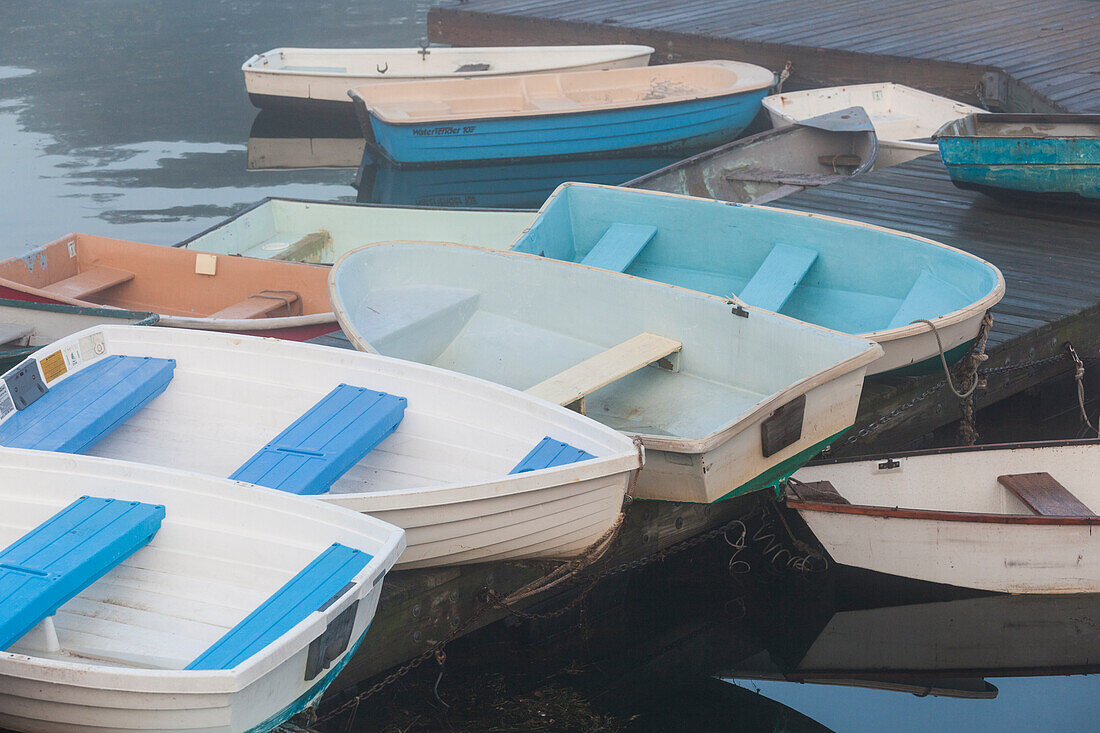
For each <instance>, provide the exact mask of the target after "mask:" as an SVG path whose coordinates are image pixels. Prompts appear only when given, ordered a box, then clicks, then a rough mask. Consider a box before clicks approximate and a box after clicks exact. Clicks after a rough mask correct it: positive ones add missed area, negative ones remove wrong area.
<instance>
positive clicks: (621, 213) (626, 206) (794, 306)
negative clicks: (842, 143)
mask: <svg viewBox="0 0 1100 733" xmlns="http://www.w3.org/2000/svg"><path fill="white" fill-rule="evenodd" d="M627 223H629V224H631V225H633V226H635V227H638V226H647V225H648V226H650V227H655V228H656V233H655V234H653V235H652V236H651V237H649V238H648V239H647V241H646V242H645V243H644V244H641V246H640V247H639V248H638V251H637V252H636V253H635V254H634V256H633V258H632V259H630V260H629V261H627V262H626V264H625V266H624V268H623V269H622V271H623V272H625V273H627V274H629V275H636V276H638V277H643V278H647V279H650V280H656V281H659V282H664V283H669V284H671V285H679V286H681V287H684V288H690V289H692V290H699V291H702V292H705V293H711V294H713V295H719V296H724V297H731V296H733V297H737V298H739V299H740V300H742V301H743V302H745V303H747V304H748V305H755V306H757V307H760V308H765V309H768V310H773V311H775V312H778V313H782V314H784V315H787V316H791V317H792V318H797V319H799V320H802V321H806V322H808V323H815V324H817V325H820V326H824V327H826V328H831V329H834V330H837V331H843V332H845V333H851V334H868V333H872V332H876V331H883V330H888V329H895V328H900V327H904V326H907V325H908V324H909V323H911V322H912V321H913V320H915V319H918V318H926V319H930V320H931V319H935V318H939V317H942V316H946V315H948V314H950V313H952V312H955V311H958V310H960V309H962V308H966V307H967V306H970V305H973V304H974V303H976V302H978V301H980V300H982V299H983V298H985V297H986V296H989V295H990V294H991V293H993V292H994V290H996V288H997V286H998V282H999V274H998V272H997V270H996V268H994V267H993V266H992V265H990V264H989V263H987V262H985V261H983V260H981V259H979V258H977V257H973V256H970V255H968V254H966V253H964V252H960V251H958V250H954V249H950V248H948V247H945V246H942V245H938V244H935V243H932V242H928V241H926V240H923V239H920V238H916V237H911V236H909V235H906V234H902V233H900V232H890V231H883V230H881V229H875V228H873V227H870V226H863V225H860V224H858V223H855V222H840V221H830V220H827V219H822V218H820V217H816V216H807V215H802V214H799V213H796V212H789V211H782V210H778V209H768V208H761V207H755V206H742V205H738V204H730V203H726V202H721V201H712V200H709V199H699V198H690V197H684V196H670V195H665V194H660V193H653V192H645V191H634V190H630V189H625V188H614V187H606V186H594V185H587V184H568V183H567V184H564V185H562V186H561V187H559V188H558V190H557V191H556V192H555V193H554V194H553V195H552V196H551V197H550V198H549V199H547V201H546V204H545V205H544V206H543V207H542V209H541V210H540V212H539V214H538V216H537V217H536V218H535V220H534V222H533V223H532V224H531V226H530V227H529V228H528V230H527V231H526V232H525V233H524V234H523V235H522V236H521V237H520V238H519V239H518V240H517V241H516V243H515V244H514V245H513V247H512V249H513V250H515V251H517V252H526V253H529V254H536V255H541V256H544V257H551V258H554V259H558V260H564V261H567V262H582V263H586V264H587V263H588V261H589V257H590V253H591V252H592V251H593V250H594V249H597V248H599V247H600V244H601V241H602V239H603V238H604V237H605V235H607V234H608V233H609V232H619V233H621V232H622V227H621V225H622V224H627ZM597 251H598V250H597ZM620 261H623V260H620Z"/></svg>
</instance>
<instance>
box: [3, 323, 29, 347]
mask: <svg viewBox="0 0 1100 733" xmlns="http://www.w3.org/2000/svg"><path fill="white" fill-rule="evenodd" d="M32 333H34V326H27V325H24V324H22V323H0V346H4V345H7V344H12V343H15V342H16V341H23V340H24V339H26V338H28V337H30V335H31V334H32Z"/></svg>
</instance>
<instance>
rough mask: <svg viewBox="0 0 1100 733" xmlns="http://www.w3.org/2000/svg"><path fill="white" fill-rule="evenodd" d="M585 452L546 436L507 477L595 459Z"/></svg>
mask: <svg viewBox="0 0 1100 733" xmlns="http://www.w3.org/2000/svg"><path fill="white" fill-rule="evenodd" d="M595 457H596V456H594V455H592V454H591V453H589V452H587V451H583V450H581V449H580V448H574V447H573V446H571V445H569V444H568V443H562V442H561V441H558V440H554V439H553V438H551V437H550V436H546V437H545V438H543V439H542V440H540V441H539V442H538V445H536V446H535V447H534V448H532V449H531V452H530V453H528V454H527V455H526V456H524V457H523V460H521V461H520V462H519V463H517V464H516V467H515V468H513V469H512V470H511V471H509V472H508V475H512V474H514V473H527V472H528V471H540V470H542V469H544V468H553V467H554V466H565V465H568V464H570V463H576V462H578V461H587V460H588V459H589V458H595Z"/></svg>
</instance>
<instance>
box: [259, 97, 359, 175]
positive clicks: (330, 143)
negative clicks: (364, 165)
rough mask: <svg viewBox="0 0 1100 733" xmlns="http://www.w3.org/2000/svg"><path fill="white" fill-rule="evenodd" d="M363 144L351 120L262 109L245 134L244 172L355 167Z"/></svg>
mask: <svg viewBox="0 0 1100 733" xmlns="http://www.w3.org/2000/svg"><path fill="white" fill-rule="evenodd" d="M366 145H367V141H366V140H364V139H363V131H362V130H361V129H360V127H359V123H358V122H357V121H356V120H355V118H354V117H348V116H337V115H331V116H329V115H313V116H310V115H301V114H286V113H279V112H272V111H270V110H264V111H263V112H260V113H259V114H258V115H256V119H255V120H253V122H252V130H251V132H249V134H248V170H250V171H258V170H296V169H297V170H300V169H307V168H357V167H358V166H359V164H360V162H361V161H362V160H363V151H364V150H365V149H366Z"/></svg>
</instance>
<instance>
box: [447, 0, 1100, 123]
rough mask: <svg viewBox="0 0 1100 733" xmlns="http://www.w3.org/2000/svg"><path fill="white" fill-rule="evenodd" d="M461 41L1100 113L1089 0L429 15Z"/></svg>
mask: <svg viewBox="0 0 1100 733" xmlns="http://www.w3.org/2000/svg"><path fill="white" fill-rule="evenodd" d="M428 32H429V38H431V39H432V40H434V41H441V42H446V43H451V44H454V45H460V46H472V45H491V44H532V43H536V44H537V43H545V42H546V39H547V38H557V39H569V41H571V42H573V43H609V42H625V43H646V44H649V45H651V46H653V47H654V48H655V49H657V54H656V57H657V59H658V60H659V61H683V60H692V59H702V58H735V59H739V60H742V61H749V62H752V63H756V64H760V65H762V66H767V67H769V68H772V69H779V68H782V66H783V64H784V63H785V62H786V61H787V60H790V61H792V63H793V69H792V76H791V79H790V81H789V82H788V85H789V88H801V87H813V86H825V85H831V84H843V83H857V82H874V81H884V80H892V81H898V82H902V83H905V84H910V85H912V86H916V87H919V88H922V89H926V90H928V91H932V92H936V93H940V94H946V95H948V96H951V97H954V98H957V99H962V100H964V101H969V102H976V101H979V99H978V94H977V93H976V89H977V86H978V84H979V83H982V84H984V87H983V89H984V91H985V96H986V97H988V98H990V99H993V98H992V97H991V95H994V94H996V93H997V90H996V87H997V86H998V84H997V83H996V82H998V81H1003V82H1004V93H1003V99H1000V100H995V99H994V100H993V101H999V102H1000V103H1001V104H1002V105H1003V106H1005V108H1006V109H1010V110H1013V111H1028V110H1034V111H1067V112H1100V66H1098V59H1100V3H1097V2H1090V1H1089V0H1051V2H1044V3H1035V2H1026V1H1024V0H1015V1H1008V2H1006V1H1005V0H942V1H941V2H925V3H914V4H897V3H895V4H887V5H883V4H882V3H880V2H872V0H784V2H758V1H755V2H754V1H750V0H727V2H722V3H715V2H712V0H682V1H681V2H678V3H668V2H665V1H664V0H642V1H640V2H623V1H622V0H525V1H524V2H512V1H511V0H469V1H468V2H463V3H461V4H459V3H446V4H443V5H440V6H437V7H434V8H432V10H431V11H430V12H429V14H428Z"/></svg>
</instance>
